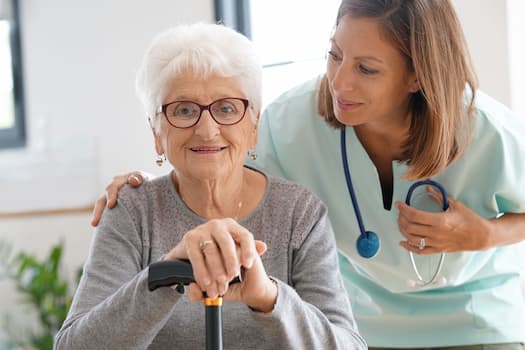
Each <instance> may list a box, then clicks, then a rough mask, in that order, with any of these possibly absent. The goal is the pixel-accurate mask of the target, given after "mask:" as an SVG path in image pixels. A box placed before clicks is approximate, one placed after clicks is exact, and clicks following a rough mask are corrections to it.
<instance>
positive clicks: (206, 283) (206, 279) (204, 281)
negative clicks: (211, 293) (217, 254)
mask: <svg viewBox="0 0 525 350" xmlns="http://www.w3.org/2000/svg"><path fill="white" fill-rule="evenodd" d="M202 283H204V285H205V286H209V285H210V284H211V280H210V279H209V278H208V277H205V278H203V279H202Z"/></svg>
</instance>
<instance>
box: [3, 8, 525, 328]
mask: <svg viewBox="0 0 525 350" xmlns="http://www.w3.org/2000/svg"><path fill="white" fill-rule="evenodd" d="M509 1H514V0H509ZM516 1H521V0H516ZM454 3H455V5H456V6H457V9H458V11H459V15H460V19H461V21H462V22H463V25H464V30H465V33H466V36H467V40H468V42H469V46H470V50H471V54H472V56H473V60H474V63H475V66H476V68H477V70H478V73H479V77H480V82H481V87H482V89H483V90H485V91H486V92H488V93H489V94H491V95H493V96H495V97H496V98H498V99H499V100H501V101H502V102H504V103H506V104H507V105H509V104H511V102H512V96H514V95H513V94H512V92H513V90H512V89H513V86H517V85H515V83H511V81H512V82H515V81H521V82H522V84H521V86H523V81H524V79H525V77H520V76H519V74H523V71H521V73H519V74H518V75H517V74H516V73H515V72H516V71H514V70H511V69H513V68H512V66H511V65H510V64H509V54H508V49H509V39H508V36H507V34H508V31H507V17H508V16H507V14H508V12H507V8H506V3H507V2H506V1H494V0H455V1H454ZM21 4H22V20H23V23H22V30H23V32H22V35H23V55H24V74H25V92H26V103H27V112H28V115H27V118H28V124H29V147H28V150H23V151H9V152H7V151H2V152H0V212H2V211H4V212H5V211H16V210H18V209H36V208H42V207H48V208H53V207H62V206H81V205H86V204H92V203H93V201H94V200H95V198H96V197H97V196H98V195H99V194H100V193H101V191H102V188H103V185H104V184H106V183H107V182H108V181H109V179H110V178H111V177H112V176H113V175H115V174H119V173H122V172H125V171H128V170H130V169H143V170H146V171H149V172H156V173H159V172H162V171H165V170H159V169H156V166H155V165H154V159H155V152H154V149H153V143H152V140H151V135H150V131H149V130H148V128H147V125H146V123H145V120H144V118H143V117H142V112H141V109H140V105H139V103H138V100H137V99H136V97H135V94H134V74H135V70H136V67H137V65H138V63H139V60H140V59H141V56H142V54H143V52H144V51H145V48H146V46H147V44H148V43H149V42H150V40H151V38H152V37H153V36H154V34H156V33H158V32H159V31H161V30H163V29H165V28H167V27H169V26H171V25H173V24H177V23H181V22H193V21H196V20H206V21H210V20H212V19H213V1H212V0H193V1H184V0H155V1H139V0H133V1H129V0H111V1H107V0H90V1H88V0H80V1H68V0H46V1H41V0H24V1H21ZM489 19H490V20H489ZM521 33H522V32H521ZM510 42H511V43H512V41H510ZM512 45H514V46H512ZM512 45H511V47H517V46H519V45H518V44H517V41H515V43H514V44H512ZM521 45H523V44H521ZM516 67H517V65H516ZM511 78H512V79H511ZM89 217H90V215H89V214H87V213H86V214H76V215H61V216H37V217H33V218H20V219H0V239H2V238H8V239H9V240H10V241H11V242H13V243H14V244H15V249H24V250H26V251H29V252H36V253H38V254H39V255H41V256H43V255H44V254H45V253H47V251H48V249H49V247H50V246H51V245H52V244H54V243H56V242H58V240H59V239H60V238H62V239H64V241H65V244H66V262H67V265H68V269H74V268H76V267H77V266H79V265H80V264H81V263H82V261H84V259H85V257H86V254H87V249H88V245H89V241H90V238H91V228H90V227H89ZM17 300H18V299H17V297H16V295H15V294H14V293H13V291H12V289H10V287H8V286H6V285H5V284H0V315H1V314H4V313H5V312H6V311H10V312H12V311H14V310H19V309H18V308H19V305H18V304H19V303H18V301H17ZM17 317H20V318H21V319H23V320H25V319H27V315H24V314H23V313H20V312H18V315H17Z"/></svg>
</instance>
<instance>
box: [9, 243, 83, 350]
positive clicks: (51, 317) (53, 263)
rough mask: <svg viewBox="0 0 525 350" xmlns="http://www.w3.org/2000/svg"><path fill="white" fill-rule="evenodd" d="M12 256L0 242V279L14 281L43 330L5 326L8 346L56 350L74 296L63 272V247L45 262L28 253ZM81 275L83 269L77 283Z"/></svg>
mask: <svg viewBox="0 0 525 350" xmlns="http://www.w3.org/2000/svg"><path fill="white" fill-rule="evenodd" d="M10 253H11V247H10V246H9V245H8V244H7V243H5V242H4V243H2V242H0V263H1V265H2V267H3V269H2V270H3V273H0V277H3V278H8V279H10V280H12V281H13V282H14V284H15V286H16V289H17V291H18V292H19V293H20V295H21V300H22V302H23V304H25V305H27V306H29V307H30V308H31V309H33V310H34V311H36V314H37V315H38V321H39V327H38V328H39V329H37V330H35V329H30V330H27V329H25V330H23V327H20V326H19V325H14V324H13V323H12V322H9V323H7V322H4V325H3V328H4V332H5V333H6V335H7V337H8V339H7V342H8V345H7V346H8V348H11V349H13V348H22V349H28V348H29V349H39V350H48V349H49V350H52V349H53V338H54V336H55V334H56V332H57V331H58V330H59V328H60V326H61V325H62V323H63V322H64V320H65V318H66V316H67V313H68V311H69V307H70V306H71V301H72V299H73V293H74V288H72V284H71V283H70V281H69V279H68V278H66V277H65V276H64V275H63V271H62V270H61V268H60V267H61V266H60V262H61V258H62V253H63V243H62V242H60V243H58V244H56V245H54V246H53V247H51V250H50V252H49V254H48V256H47V257H46V258H45V259H43V260H40V259H38V258H37V257H36V256H35V255H32V254H29V253H26V252H20V253H18V254H17V255H16V256H14V257H13V258H11V257H10V255H11V254H10ZM81 272H82V270H81V269H79V270H78V271H77V274H76V282H78V280H79V278H80V274H81ZM7 319H8V317H7V318H5V320H7Z"/></svg>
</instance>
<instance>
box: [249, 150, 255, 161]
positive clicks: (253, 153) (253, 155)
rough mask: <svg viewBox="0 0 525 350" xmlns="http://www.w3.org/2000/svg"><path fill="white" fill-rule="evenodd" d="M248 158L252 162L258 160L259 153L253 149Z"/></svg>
mask: <svg viewBox="0 0 525 350" xmlns="http://www.w3.org/2000/svg"><path fill="white" fill-rule="evenodd" d="M248 157H250V159H251V160H256V159H257V152H256V151H255V149H251V150H249V151H248Z"/></svg>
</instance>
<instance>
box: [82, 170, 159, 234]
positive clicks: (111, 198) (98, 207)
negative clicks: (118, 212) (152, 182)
mask: <svg viewBox="0 0 525 350" xmlns="http://www.w3.org/2000/svg"><path fill="white" fill-rule="evenodd" d="M151 177H152V176H151V175H150V174H147V173H145V172H141V171H132V172H130V173H127V174H124V175H117V176H115V177H114V178H113V180H112V181H111V183H110V184H109V185H108V186H107V187H106V193H105V194H103V195H101V196H100V198H99V199H98V200H97V201H96V202H95V208H93V214H92V216H91V226H93V227H95V226H97V225H98V223H99V222H100V218H101V217H102V213H103V212H104V209H105V208H106V205H107V207H108V208H110V209H111V208H113V207H114V206H115V205H116V204H117V198H118V192H119V191H120V189H121V188H122V186H124V185H126V184H130V185H131V186H133V187H139V186H140V185H142V182H144V180H148V179H150V178H151Z"/></svg>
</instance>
